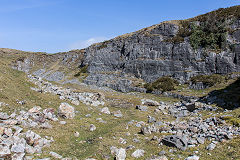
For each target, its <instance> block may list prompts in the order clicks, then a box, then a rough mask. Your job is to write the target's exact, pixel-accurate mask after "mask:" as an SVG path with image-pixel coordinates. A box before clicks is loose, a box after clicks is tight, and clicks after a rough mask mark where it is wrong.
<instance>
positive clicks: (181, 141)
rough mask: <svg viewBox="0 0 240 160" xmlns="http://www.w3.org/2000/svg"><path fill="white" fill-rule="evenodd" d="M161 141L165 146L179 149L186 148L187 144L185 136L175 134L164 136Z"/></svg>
mask: <svg viewBox="0 0 240 160" xmlns="http://www.w3.org/2000/svg"><path fill="white" fill-rule="evenodd" d="M162 142H163V144H165V145H167V146H174V147H177V148H179V149H181V150H186V149H187V146H188V145H187V142H188V140H187V139H186V138H185V137H180V136H176V135H170V136H166V137H164V138H163V139H162Z"/></svg>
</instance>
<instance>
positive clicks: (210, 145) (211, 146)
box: [206, 143, 216, 151]
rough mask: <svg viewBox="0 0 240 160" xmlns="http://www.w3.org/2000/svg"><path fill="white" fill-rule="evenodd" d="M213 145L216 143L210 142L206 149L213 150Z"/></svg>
mask: <svg viewBox="0 0 240 160" xmlns="http://www.w3.org/2000/svg"><path fill="white" fill-rule="evenodd" d="M215 147H216V144H214V143H210V144H209V145H208V146H207V147H206V149H207V150H210V151H211V150H214V149H215Z"/></svg>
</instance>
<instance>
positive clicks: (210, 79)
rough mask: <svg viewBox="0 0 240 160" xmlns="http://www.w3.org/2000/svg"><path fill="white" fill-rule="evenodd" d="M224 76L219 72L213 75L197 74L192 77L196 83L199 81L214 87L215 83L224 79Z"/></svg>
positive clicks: (192, 80)
mask: <svg viewBox="0 0 240 160" xmlns="http://www.w3.org/2000/svg"><path fill="white" fill-rule="evenodd" d="M224 79H225V78H224V77H223V76H221V75H218V74H213V75H197V76H195V77H192V78H191V80H190V81H191V82H192V83H193V84H196V83H197V82H202V83H203V84H204V85H206V86H209V87H212V86H214V85H215V84H219V83H221V82H223V81H224Z"/></svg>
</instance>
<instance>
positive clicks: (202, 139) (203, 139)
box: [197, 137, 205, 144]
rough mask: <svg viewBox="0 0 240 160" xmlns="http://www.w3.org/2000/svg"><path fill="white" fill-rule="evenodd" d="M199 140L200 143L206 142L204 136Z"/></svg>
mask: <svg viewBox="0 0 240 160" xmlns="http://www.w3.org/2000/svg"><path fill="white" fill-rule="evenodd" d="M197 142H198V143H200V144H204V142H205V138H204V137H198V138H197Z"/></svg>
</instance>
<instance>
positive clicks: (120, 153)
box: [116, 148, 127, 160]
mask: <svg viewBox="0 0 240 160" xmlns="http://www.w3.org/2000/svg"><path fill="white" fill-rule="evenodd" d="M126 157H127V156H126V150H125V149H123V148H120V149H118V150H117V153H116V160H125V159H126Z"/></svg>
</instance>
